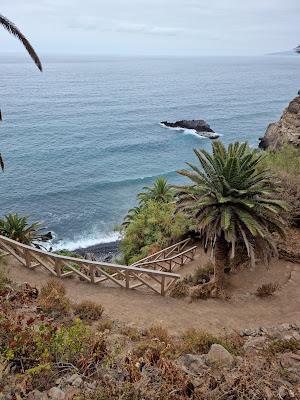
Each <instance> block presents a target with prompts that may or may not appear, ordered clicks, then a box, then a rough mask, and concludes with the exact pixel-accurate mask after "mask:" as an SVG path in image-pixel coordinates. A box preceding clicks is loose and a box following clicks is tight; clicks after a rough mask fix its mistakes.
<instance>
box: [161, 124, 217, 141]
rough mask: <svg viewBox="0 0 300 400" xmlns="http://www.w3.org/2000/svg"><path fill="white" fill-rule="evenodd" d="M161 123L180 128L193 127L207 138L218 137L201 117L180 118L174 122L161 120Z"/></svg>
mask: <svg viewBox="0 0 300 400" xmlns="http://www.w3.org/2000/svg"><path fill="white" fill-rule="evenodd" d="M161 124H163V125H165V126H167V127H168V128H182V129H193V130H195V131H196V132H197V133H199V134H201V136H205V137H208V138H209V139H217V138H218V137H219V135H218V134H216V133H215V132H214V131H213V130H212V129H211V127H210V126H209V124H208V123H207V122H206V121H204V120H203V119H193V120H186V119H183V120H180V121H176V122H168V121H162V122H161Z"/></svg>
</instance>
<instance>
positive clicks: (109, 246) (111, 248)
mask: <svg viewBox="0 0 300 400" xmlns="http://www.w3.org/2000/svg"><path fill="white" fill-rule="evenodd" d="M119 243H120V241H115V242H110V243H99V244H95V245H93V246H89V247H85V248H80V249H77V250H75V253H78V254H80V255H82V256H85V257H87V258H90V259H94V260H97V261H104V262H111V261H112V260H113V259H114V258H115V257H117V256H118V255H119V254H120V252H119V249H118V247H119Z"/></svg>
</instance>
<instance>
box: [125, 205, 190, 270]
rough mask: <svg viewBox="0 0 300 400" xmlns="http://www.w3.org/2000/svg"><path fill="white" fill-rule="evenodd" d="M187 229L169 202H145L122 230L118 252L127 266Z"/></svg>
mask: <svg viewBox="0 0 300 400" xmlns="http://www.w3.org/2000/svg"><path fill="white" fill-rule="evenodd" d="M187 229H188V220H187V218H186V217H185V216H184V215H183V214H182V213H180V212H178V213H175V205H174V204H173V203H160V202H156V201H154V200H150V201H148V202H147V203H146V204H145V205H144V206H143V207H142V208H141V210H140V212H139V213H137V214H136V215H135V217H134V218H133V219H132V221H131V222H130V223H129V224H128V225H127V226H126V227H123V230H122V234H123V239H122V241H121V244H120V249H121V251H122V253H123V256H124V261H125V263H126V264H131V263H133V262H135V261H138V260H139V259H141V258H143V257H146V256H148V255H149V254H152V253H154V252H155V251H157V250H159V249H161V248H164V247H167V246H169V245H170V244H171V243H173V242H176V241H177V240H179V239H180V237H181V236H182V235H183V234H184V233H185V232H186V231H187Z"/></svg>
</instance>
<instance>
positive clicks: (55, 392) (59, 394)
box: [48, 387, 66, 400]
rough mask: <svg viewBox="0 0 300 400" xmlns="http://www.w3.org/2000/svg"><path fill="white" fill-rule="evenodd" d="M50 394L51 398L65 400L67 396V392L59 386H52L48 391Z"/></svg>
mask: <svg viewBox="0 0 300 400" xmlns="http://www.w3.org/2000/svg"><path fill="white" fill-rule="evenodd" d="M48 396H49V397H50V399H53V400H65V398H66V395H65V392H63V391H62V390H61V389H60V388H58V387H53V388H51V389H50V390H49V391H48Z"/></svg>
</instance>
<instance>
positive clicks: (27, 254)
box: [23, 249, 31, 268]
mask: <svg viewBox="0 0 300 400" xmlns="http://www.w3.org/2000/svg"><path fill="white" fill-rule="evenodd" d="M23 254H24V258H25V261H26V267H27V268H30V266H31V257H30V254H29V253H28V251H27V250H25V249H23Z"/></svg>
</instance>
